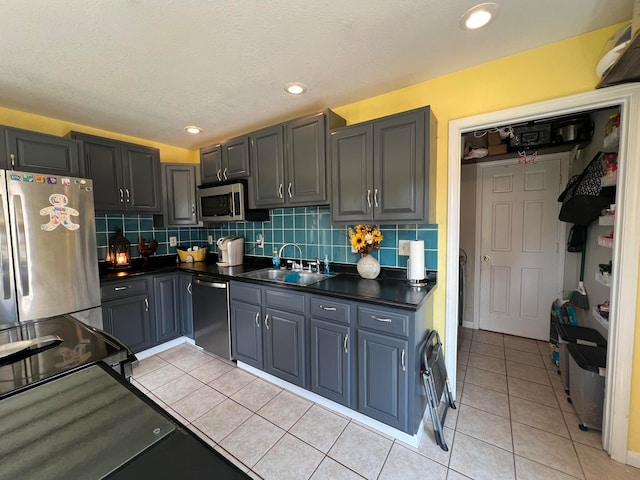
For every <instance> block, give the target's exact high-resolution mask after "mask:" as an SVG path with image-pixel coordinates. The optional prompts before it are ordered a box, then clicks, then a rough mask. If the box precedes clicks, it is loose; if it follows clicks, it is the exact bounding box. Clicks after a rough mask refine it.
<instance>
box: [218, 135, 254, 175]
mask: <svg viewBox="0 0 640 480" xmlns="http://www.w3.org/2000/svg"><path fill="white" fill-rule="evenodd" d="M248 176H249V137H248V136H246V135H244V136H242V137H238V138H234V139H233V140H229V141H227V142H224V144H223V145H222V179H223V180H232V179H234V178H247V177H248Z"/></svg>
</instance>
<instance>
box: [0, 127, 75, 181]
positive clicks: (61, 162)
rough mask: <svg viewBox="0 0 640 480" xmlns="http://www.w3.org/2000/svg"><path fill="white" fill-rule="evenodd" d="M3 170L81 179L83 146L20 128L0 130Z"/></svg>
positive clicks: (0, 158)
mask: <svg viewBox="0 0 640 480" xmlns="http://www.w3.org/2000/svg"><path fill="white" fill-rule="evenodd" d="M1 129H2V130H3V132H2V139H1V140H0V144H1V145H2V146H3V148H2V149H1V151H0V164H2V165H3V167H2V168H9V169H13V170H19V171H25V172H36V173H44V174H50V175H68V176H70V177H84V176H85V170H84V164H83V160H82V143H81V142H79V141H77V140H72V139H69V138H62V137H56V136H54V135H47V134H44V133H38V132H32V131H29V130H22V129H19V128H9V127H4V128H1Z"/></svg>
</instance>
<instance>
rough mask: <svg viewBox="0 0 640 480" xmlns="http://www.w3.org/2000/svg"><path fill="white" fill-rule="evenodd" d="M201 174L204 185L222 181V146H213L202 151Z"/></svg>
mask: <svg viewBox="0 0 640 480" xmlns="http://www.w3.org/2000/svg"><path fill="white" fill-rule="evenodd" d="M200 172H201V174H202V183H211V182H219V181H221V180H222V146H220V145H213V146H211V147H207V148H202V149H200Z"/></svg>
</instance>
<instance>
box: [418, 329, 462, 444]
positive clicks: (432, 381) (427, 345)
mask: <svg viewBox="0 0 640 480" xmlns="http://www.w3.org/2000/svg"><path fill="white" fill-rule="evenodd" d="M420 357H421V359H422V360H421V362H422V363H421V368H420V374H421V375H422V385H423V387H424V391H425V394H426V395H427V407H428V408H429V413H430V415H431V423H432V424H433V433H434V435H435V438H436V443H437V444H438V445H440V448H442V450H444V451H445V452H446V451H448V450H449V447H447V443H446V441H445V439H444V430H443V428H442V426H443V425H444V421H445V418H446V417H447V411H448V409H449V408H453V409H455V408H456V404H455V402H454V399H453V395H452V394H451V388H450V387H449V378H448V377H447V369H446V367H445V364H444V355H443V352H442V342H441V341H440V335H438V332H437V331H435V330H431V332H429V335H428V336H427V339H426V340H425V342H424V344H423V345H422V348H421V352H420ZM443 393H444V395H445V398H444V401H443V402H442V394H443ZM441 403H442V404H443V405H444V407H443V408H442V413H440V409H441V408H440V405H441Z"/></svg>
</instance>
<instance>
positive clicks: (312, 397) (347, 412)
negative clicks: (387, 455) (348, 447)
mask: <svg viewBox="0 0 640 480" xmlns="http://www.w3.org/2000/svg"><path fill="white" fill-rule="evenodd" d="M238 368H241V369H242V370H246V371H247V372H249V373H252V374H253V375H255V376H256V377H260V378H262V379H264V380H266V381H267V382H270V383H273V384H274V385H277V386H279V387H281V388H284V389H285V390H287V391H289V392H291V393H294V394H296V395H298V396H299V397H302V398H305V399H307V400H309V401H311V402H314V403H317V404H318V405H322V406H323V407H326V408H328V409H329V410H333V411H334V412H336V413H338V414H340V415H342V416H345V417H349V418H351V419H353V420H355V421H357V422H360V423H362V424H363V425H366V426H367V427H370V428H372V429H374V430H377V431H379V432H380V433H383V434H385V435H388V436H390V437H393V438H395V439H396V440H400V441H401V442H404V443H406V444H407V445H410V446H412V447H415V448H418V445H420V440H421V439H422V435H423V434H424V419H425V418H426V417H424V416H423V420H422V422H420V427H419V428H418V431H417V432H416V434H415V435H409V434H408V433H405V432H402V431H400V430H398V429H396V428H393V427H390V426H389V425H385V424H384V423H382V422H379V421H377V420H374V419H373V418H370V417H367V416H366V415H362V414H361V413H358V412H356V411H354V410H351V409H350V408H347V407H345V406H344V405H340V404H339V403H336V402H334V401H332V400H328V399H326V398H324V397H321V396H320V395H318V394H316V393H313V392H311V391H309V390H306V389H304V388H301V387H298V386H297V385H293V384H291V383H289V382H287V381H285V380H282V379H280V378H278V377H274V376H273V375H269V374H268V373H265V372H263V371H262V370H258V369H257V368H254V367H252V366H251V365H247V364H246V363H243V362H238ZM425 415H428V409H427V411H426V412H425Z"/></svg>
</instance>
